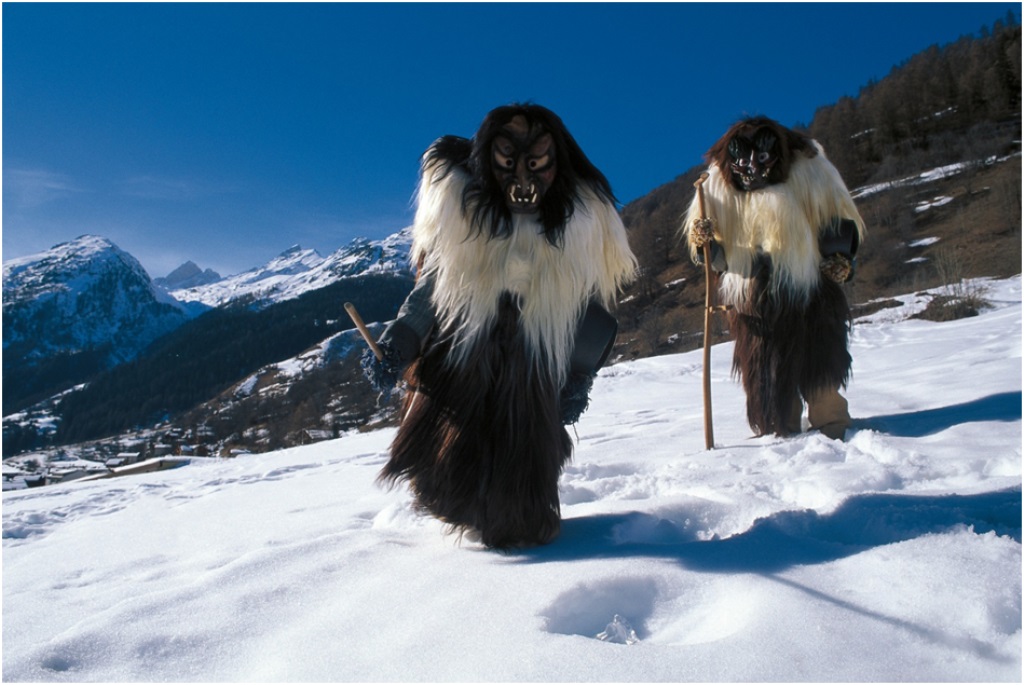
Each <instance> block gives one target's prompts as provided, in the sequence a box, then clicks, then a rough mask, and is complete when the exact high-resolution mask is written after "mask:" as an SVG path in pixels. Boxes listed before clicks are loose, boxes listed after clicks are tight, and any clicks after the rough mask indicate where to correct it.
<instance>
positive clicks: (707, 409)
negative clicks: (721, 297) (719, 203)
mask: <svg viewBox="0 0 1024 685" xmlns="http://www.w3.org/2000/svg"><path fill="white" fill-rule="evenodd" d="M706 180H708V175H707V173H703V174H701V175H700V178H699V179H697V182H696V183H694V184H693V185H694V186H695V187H696V188H697V200H698V202H699V203H700V218H701V220H702V221H703V220H705V219H707V214H706V213H705V211H704V181H706ZM713 311H714V306H713V305H712V292H711V244H710V242H705V243H704V447H705V448H706V449H709V450H710V449H714V447H715V427H714V422H713V421H712V418H711V313H712V312H713Z"/></svg>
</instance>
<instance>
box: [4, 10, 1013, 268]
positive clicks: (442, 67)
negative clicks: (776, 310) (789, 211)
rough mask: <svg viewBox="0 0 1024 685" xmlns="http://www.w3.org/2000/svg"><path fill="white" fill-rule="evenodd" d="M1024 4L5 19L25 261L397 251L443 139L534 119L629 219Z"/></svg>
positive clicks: (45, 13)
mask: <svg viewBox="0 0 1024 685" xmlns="http://www.w3.org/2000/svg"><path fill="white" fill-rule="evenodd" d="M1020 8H1021V5H1020V3H1017V2H1012V3H934V2H925V3H908V4H889V3H849V4H845V3H844V4H837V3H794V4H768V3H757V4H733V3H708V4H704V3H654V4H639V3H628V4H605V3H594V4H591V3H569V4H548V3H526V4H507V3H485V4H461V3H457V4H420V3H413V4H388V3H381V4H322V3H313V4H262V3H257V4H244V3H242V4H236V3H228V4H195V3H186V4H122V3H114V4H78V3H72V4H49V3H43V4H20V3H15V4H11V3H6V2H5V3H4V4H3V10H2V11H3V259H4V260H7V259H11V258H13V257H18V256H22V255H25V254H30V253H34V252H39V251H41V250H45V249H47V248H49V247H51V246H52V245H54V244H56V243H59V242H63V241H66V240H71V239H73V238H75V237H77V236H79V235H81V234H84V233H94V234H99V235H103V236H106V237H108V238H110V239H111V240H113V241H114V242H115V243H117V244H118V245H119V246H120V247H121V248H123V249H125V250H127V251H129V252H131V253H132V254H134V255H135V256H136V257H138V258H139V259H140V260H141V261H142V263H143V265H144V266H145V267H146V268H147V270H148V271H149V272H150V275H152V276H154V277H156V276H164V275H166V274H167V273H168V272H170V271H171V270H172V269H173V268H175V267H177V266H178V265H180V264H181V263H183V262H185V261H186V260H189V259H191V260H193V261H195V262H197V263H198V264H199V265H200V266H202V267H204V268H206V267H211V268H213V269H215V270H217V271H219V272H220V273H221V274H223V275H228V274H233V273H238V272H240V271H243V270H245V269H248V268H251V267H253V266H256V265H259V264H262V263H264V262H266V261H267V260H269V259H270V258H272V257H274V256H275V255H276V254H278V253H280V252H281V251H283V250H285V249H287V248H288V247H290V246H291V245H294V244H300V245H302V246H303V247H311V248H316V249H317V250H318V251H320V252H321V254H325V255H326V254H328V253H329V252H331V251H333V250H335V249H337V248H338V247H340V246H342V245H344V244H346V243H347V242H349V241H350V240H351V239H352V238H354V237H357V236H366V237H369V238H372V239H377V238H382V237H384V236H386V235H389V234H391V233H393V232H395V231H397V230H398V229H401V228H403V227H404V226H406V225H408V224H409V223H410V221H411V218H412V205H411V199H412V195H413V192H414V190H415V185H416V179H417V170H418V160H419V156H420V154H421V153H422V152H423V150H424V149H425V148H426V147H427V145H429V144H430V143H431V141H433V140H434V139H435V138H437V137H438V136H440V135H443V134H449V133H451V134H458V135H463V136H466V137H469V136H471V135H472V134H473V133H474V131H475V130H476V128H477V126H478V124H479V123H480V120H481V119H482V118H483V116H484V114H485V113H486V112H487V111H488V110H490V109H492V108H493V107H496V106H498V105H501V104H506V103H509V102H514V101H525V100H529V101H533V102H536V103H538V104H542V105H544V106H546V107H548V108H550V109H552V110H554V111H555V112H557V113H558V114H559V115H560V116H561V117H562V119H563V120H564V121H565V123H566V124H567V126H568V127H569V130H570V131H571V132H572V133H573V135H574V136H575V137H576V139H577V140H578V141H579V142H580V144H581V146H582V147H583V150H584V151H585V152H586V153H587V155H588V156H589V157H590V158H591V160H592V161H593V162H594V163H595V164H596V165H597V166H598V167H599V168H600V169H601V170H602V171H603V172H604V173H605V175H606V176H607V177H608V179H609V180H610V181H611V183H612V187H613V189H614V190H615V193H616V195H617V196H618V198H619V200H620V201H621V202H622V203H623V204H625V203H627V202H629V201H631V200H634V199H636V198H638V197H641V196H643V195H644V194H646V193H647V192H649V191H650V190H652V189H654V188H656V187H657V186H659V185H662V184H664V183H667V182H669V181H671V180H672V179H673V178H675V177H676V176H678V175H679V174H681V173H683V172H685V171H686V170H687V169H689V168H690V167H692V166H693V165H695V164H698V163H700V161H701V155H702V154H703V153H704V151H705V150H706V149H707V148H708V147H709V146H710V145H711V144H712V143H713V142H714V141H715V140H716V139H717V138H718V137H719V136H720V135H721V134H722V133H723V132H724V130H725V128H726V127H728V126H729V125H730V124H731V123H733V122H734V121H735V120H736V119H737V118H739V117H741V116H744V115H747V114H765V115H768V116H771V117H773V118H775V119H778V120H779V121H781V122H782V123H783V124H786V125H790V126H792V125H796V124H807V123H810V121H811V119H812V118H813V116H814V112H815V110H816V109H817V108H818V107H820V106H823V105H828V104H832V103H834V102H835V101H836V100H838V99H839V98H840V97H842V96H844V95H850V96H853V95H856V94H857V92H858V91H859V89H860V88H861V87H862V86H864V85H866V84H867V83H868V82H869V81H870V80H872V79H876V80H877V79H881V78H883V77H884V76H885V75H886V74H888V73H889V72H890V71H891V69H892V68H893V67H894V66H896V65H898V64H900V63H901V62H904V61H905V60H907V59H908V58H910V57H911V56H912V55H913V54H915V53H916V52H919V51H921V50H923V49H925V48H927V47H929V46H930V45H945V44H947V43H950V42H953V41H955V40H956V39H957V38H959V37H960V36H962V35H967V34H972V35H973V34H977V33H978V32H979V30H981V29H982V27H991V26H992V24H993V23H994V22H995V21H996V20H999V19H1004V18H1005V17H1006V16H1007V13H1008V12H1012V13H1013V16H1014V17H1015V19H1016V21H1018V22H1019V20H1020ZM913 96H914V95H913V93H908V94H907V97H913Z"/></svg>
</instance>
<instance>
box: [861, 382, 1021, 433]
mask: <svg viewBox="0 0 1024 685" xmlns="http://www.w3.org/2000/svg"><path fill="white" fill-rule="evenodd" d="M1020 418H1021V393H1020V391H1019V390H1018V391H1017V392H1003V393H998V394H996V395H989V396H988V397H982V398H980V399H977V400H972V401H970V402H964V403H962V404H956V405H953V406H950V407H938V408H936V409H924V410H922V411H914V412H907V413H905V414H890V415H888V416H873V417H871V418H866V419H856V420H854V422H853V426H852V428H853V429H854V430H858V429H871V430H875V431H878V432H880V433H887V434H889V435H895V436H897V437H903V438H921V437H924V436H926V435H934V434H935V433H940V432H942V431H944V430H946V429H947V428H952V427H953V426H956V425H958V424H961V423H972V422H975V421H1017V420H1019V419H1020Z"/></svg>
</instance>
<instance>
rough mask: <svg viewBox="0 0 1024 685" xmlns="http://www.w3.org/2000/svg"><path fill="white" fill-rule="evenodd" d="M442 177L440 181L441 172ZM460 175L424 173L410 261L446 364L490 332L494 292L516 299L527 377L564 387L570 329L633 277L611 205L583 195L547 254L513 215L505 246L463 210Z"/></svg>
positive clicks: (537, 228) (530, 226)
mask: <svg viewBox="0 0 1024 685" xmlns="http://www.w3.org/2000/svg"><path fill="white" fill-rule="evenodd" d="M445 171H446V172H447V173H443V172H445ZM468 180H469V179H468V176H467V174H466V173H465V172H464V171H462V170H461V169H459V168H447V167H444V166H441V165H437V166H433V167H430V166H428V167H425V168H424V170H423V176H422V178H421V181H420V187H419V191H418V201H417V211H416V218H415V221H414V224H413V245H412V257H413V260H414V261H415V262H416V263H421V264H422V266H421V274H426V275H429V276H430V277H432V278H433V279H434V295H433V304H434V306H435V308H436V311H437V313H438V319H439V324H440V327H441V330H445V331H453V334H454V336H455V340H454V345H453V347H452V358H451V359H450V360H449V361H450V362H451V363H453V364H459V363H462V362H463V361H464V360H465V358H466V356H467V355H468V353H469V351H470V350H471V349H472V348H473V346H474V345H475V344H476V343H477V342H478V340H479V338H480V337H481V336H484V335H486V334H487V333H488V332H489V331H490V329H491V327H492V325H493V324H494V321H495V317H496V314H497V308H498V302H499V300H500V298H501V295H502V293H504V292H511V293H514V294H516V295H518V296H519V298H520V303H521V304H520V307H521V309H520V321H521V324H522V327H523V331H524V334H525V336H526V340H527V344H528V346H529V350H530V352H531V354H532V355H533V362H534V369H535V370H536V371H539V372H546V373H549V374H550V375H551V377H552V378H554V379H557V380H559V381H560V382H561V381H564V379H565V377H566V375H567V373H568V363H569V357H570V355H571V354H572V344H573V335H574V332H575V327H576V323H577V321H578V319H579V317H580V315H581V314H582V312H583V310H584V308H585V307H586V304H587V302H588V301H589V300H590V299H591V298H592V297H595V296H596V297H597V298H599V299H600V301H601V302H602V303H603V304H604V305H605V306H606V307H608V308H610V307H612V306H613V305H614V301H615V296H616V294H617V293H618V292H619V290H620V289H621V288H622V286H623V285H625V284H626V283H627V282H628V281H629V280H630V279H631V278H632V277H633V274H634V273H635V271H636V267H637V262H636V258H635V257H634V256H633V253H632V251H631V250H630V248H629V243H628V240H627V237H626V230H625V227H624V226H623V224H622V220H621V218H620V217H619V214H618V212H617V211H616V209H615V207H614V206H612V205H611V204H610V203H608V202H605V201H603V200H601V199H599V198H598V196H597V195H596V194H595V193H593V192H592V191H590V189H589V188H583V189H581V191H580V193H579V200H578V201H577V205H576V211H575V213H574V214H573V217H572V218H571V219H570V220H569V222H568V223H567V225H566V228H565V234H564V243H563V245H562V246H560V247H559V246H554V245H551V243H549V242H548V240H547V238H546V237H545V236H544V233H543V227H542V226H541V224H540V223H539V222H538V221H537V218H536V217H534V216H523V215H514V217H513V231H512V235H511V236H510V237H508V238H493V239H492V238H490V237H489V235H488V233H487V231H486V230H485V231H484V232H483V233H479V232H477V231H475V230H474V229H473V228H472V226H471V224H470V220H469V218H468V216H467V213H466V212H464V211H463V208H462V194H463V189H464V188H465V187H466V183H467V182H468Z"/></svg>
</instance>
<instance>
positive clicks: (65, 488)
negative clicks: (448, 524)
mask: <svg viewBox="0 0 1024 685" xmlns="http://www.w3.org/2000/svg"><path fill="white" fill-rule="evenodd" d="M987 288H988V289H987V292H986V296H987V298H988V299H989V300H990V301H991V302H992V303H993V304H994V308H993V309H990V310H987V311H986V312H985V313H983V314H982V315H981V316H979V317H975V318H971V319H964V320H960V321H954V322H948V323H930V322H926V321H919V320H904V319H903V317H904V316H905V315H906V310H907V309H909V308H913V307H918V308H920V302H919V301H918V302H916V304H915V302H914V301H915V298H914V297H908V298H907V300H906V301H907V306H906V307H904V308H901V309H887V310H883V311H882V312H879V313H877V314H875V315H873V316H872V317H869V318H868V319H866V320H863V321H860V322H858V324H857V325H856V326H855V329H854V335H853V354H854V378H853V381H852V383H851V385H850V388H849V390H848V392H847V395H848V397H849V399H850V406H851V410H852V413H853V414H854V416H855V419H856V424H855V427H854V429H853V430H851V431H850V433H849V435H848V441H847V442H845V443H840V442H833V441H830V440H828V439H826V438H824V437H822V436H820V435H817V434H805V435H802V436H799V437H796V438H792V439H788V440H780V439H777V438H751V437H750V432H749V429H748V428H747V426H746V424H745V421H744V419H743V397H742V393H741V391H740V389H739V388H738V386H737V385H736V383H735V382H734V381H733V380H732V379H731V377H730V373H729V369H730V354H731V350H732V346H731V344H724V345H719V346H716V347H715V348H714V350H713V355H712V356H713V361H712V368H713V397H714V418H715V423H714V426H715V437H716V449H714V450H710V451H708V450H705V449H704V436H703V423H702V418H701V417H702V399H701V353H700V352H699V351H697V352H692V353H687V354H681V355H676V356H667V357H659V358H655V359H646V360H641V361H637V362H632V363H624V364H618V365H615V366H612V367H609V368H607V369H605V370H604V371H603V372H602V373H601V376H600V377H599V379H598V380H597V382H596V384H595V387H594V393H593V398H592V403H591V409H590V411H589V412H588V413H587V414H586V415H585V416H584V418H583V419H582V420H581V421H580V423H579V424H578V425H577V426H576V432H577V434H578V442H577V444H576V452H575V457H574V460H573V461H572V463H571V464H570V465H569V467H568V468H567V469H566V472H565V474H564V476H563V478H562V481H561V486H560V488H561V496H562V502H563V515H564V518H565V520H564V524H563V532H562V535H561V537H560V538H559V539H558V540H557V541H555V542H554V543H553V544H551V545H549V546H546V547H543V548H539V549H533V550H527V551H523V552H517V553H509V554H501V553H497V552H493V551H487V550H485V549H483V548H481V547H479V546H478V545H477V544H475V543H473V542H470V541H468V540H462V541H459V540H458V539H456V538H454V537H452V536H448V535H446V534H445V531H444V529H443V527H442V526H441V525H440V524H439V523H437V522H436V521H434V520H432V519H429V518H423V517H420V516H417V515H416V514H415V513H413V512H412V511H411V509H410V499H409V496H408V494H407V493H406V491H405V490H404V488H401V487H400V488H397V489H394V490H390V491H387V490H382V489H380V488H379V487H378V486H377V485H376V484H375V482H374V478H375V476H376V474H377V472H378V470H379V469H380V468H381V466H382V464H383V463H384V460H385V455H386V451H387V446H388V442H389V440H390V438H391V437H392V435H393V432H392V431H390V430H385V431H378V432H373V433H365V434H355V435H351V436H348V437H343V438H341V439H339V440H335V441H331V442H325V443H320V444H316V445H312V446H308V447H303V448H297V449H291V450H285V451H281V452H276V453H271V454H264V455H251V456H245V457H240V458H237V459H233V460H226V461H209V462H203V463H195V464H193V465H191V466H189V467H185V468H182V469H178V470H175V471H167V472H161V473H154V474H149V475H140V476H135V477H125V478H118V479H112V480H105V481H96V482H88V483H72V484H68V485H56V486H50V487H46V488H41V489H37V490H28V491H18V492H9V493H4V495H3V678H4V680H5V681H165V680H173V681H246V682H248V681H466V682H478V681H524V680H527V681H1012V682H1020V678H1021V489H1020V486H1021V280H1020V278H1019V277H1018V278H1014V279H1011V280H1007V281H998V282H991V283H988V284H987ZM599 636H600V637H599ZM601 638H604V639H601ZM634 638H635V639H634Z"/></svg>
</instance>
